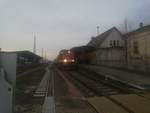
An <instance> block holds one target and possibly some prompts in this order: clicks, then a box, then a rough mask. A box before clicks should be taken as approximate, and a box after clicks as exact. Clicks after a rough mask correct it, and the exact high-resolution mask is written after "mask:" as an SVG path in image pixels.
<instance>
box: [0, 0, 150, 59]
mask: <svg viewBox="0 0 150 113" xmlns="http://www.w3.org/2000/svg"><path fill="white" fill-rule="evenodd" d="M149 6H150V0H0V48H2V50H7V51H8V50H9V51H19V50H30V51H33V39H34V38H33V37H34V35H35V36H36V44H37V47H36V49H37V54H39V55H41V53H42V48H43V50H44V53H45V54H46V56H47V57H48V59H51V60H52V59H54V58H55V57H56V56H57V54H58V52H59V51H60V50H61V49H69V48H72V47H75V46H81V45H86V44H87V43H88V42H89V41H90V39H91V37H92V36H96V35H97V33H96V27H97V26H99V28H100V29H99V31H100V33H102V32H104V31H106V30H108V29H110V28H111V27H113V26H116V27H118V28H120V29H122V28H123V26H124V21H125V20H127V21H128V23H129V28H130V30H133V29H135V28H137V27H138V25H139V23H140V22H143V23H144V25H148V24H150V13H149V11H150V7H149Z"/></svg>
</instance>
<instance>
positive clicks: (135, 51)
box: [133, 41, 139, 54]
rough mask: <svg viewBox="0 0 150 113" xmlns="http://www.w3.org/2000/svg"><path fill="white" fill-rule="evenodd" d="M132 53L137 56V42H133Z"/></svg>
mask: <svg viewBox="0 0 150 113" xmlns="http://www.w3.org/2000/svg"><path fill="white" fill-rule="evenodd" d="M133 53H134V54H139V45H138V42H137V41H135V42H133Z"/></svg>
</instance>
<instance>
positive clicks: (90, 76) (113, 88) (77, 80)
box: [63, 70, 145, 113]
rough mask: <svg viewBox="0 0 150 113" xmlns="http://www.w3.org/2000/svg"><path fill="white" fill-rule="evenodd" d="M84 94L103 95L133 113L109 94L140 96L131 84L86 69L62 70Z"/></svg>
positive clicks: (138, 91)
mask: <svg viewBox="0 0 150 113" xmlns="http://www.w3.org/2000/svg"><path fill="white" fill-rule="evenodd" d="M63 73H64V74H65V75H66V76H67V77H68V78H69V79H70V80H71V81H72V82H73V83H74V84H76V85H77V87H78V88H79V89H80V90H81V92H82V93H83V94H84V95H85V96H87V97H88V96H103V97H105V98H107V99H108V100H110V101H112V102H113V103H115V104H116V105H117V106H118V107H121V108H122V109H124V110H125V111H126V112H128V113H135V112H134V111H133V110H131V109H130V108H128V107H126V106H124V105H123V104H122V103H120V102H119V101H117V100H116V99H114V98H112V97H111V95H117V94H136V95H137V96H140V97H143V98H145V97H144V96H141V95H140V93H141V92H142V91H140V90H139V89H136V88H134V87H132V86H129V85H126V84H123V83H120V82H116V81H113V80H111V79H108V78H105V77H103V76H98V75H96V74H94V73H90V72H88V71H85V70H82V71H67V72H66V71H64V72H63Z"/></svg>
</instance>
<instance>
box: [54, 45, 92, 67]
mask: <svg viewBox="0 0 150 113" xmlns="http://www.w3.org/2000/svg"><path fill="white" fill-rule="evenodd" d="M94 50H95V49H94V48H93V47H89V46H80V47H73V48H71V49H69V50H66V49H64V50H61V51H60V52H59V54H58V56H57V59H56V64H57V65H58V66H59V67H61V68H68V69H72V68H77V67H78V65H79V64H89V63H90V62H91V59H92V58H93V56H94Z"/></svg>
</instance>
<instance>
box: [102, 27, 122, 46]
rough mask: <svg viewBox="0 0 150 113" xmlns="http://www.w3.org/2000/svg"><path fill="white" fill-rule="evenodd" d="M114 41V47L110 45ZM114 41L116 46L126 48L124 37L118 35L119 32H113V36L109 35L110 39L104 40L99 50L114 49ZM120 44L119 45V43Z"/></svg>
mask: <svg viewBox="0 0 150 113" xmlns="http://www.w3.org/2000/svg"><path fill="white" fill-rule="evenodd" d="M111 41H112V45H110V42H111ZM114 41H115V44H116V46H119V47H123V46H124V44H125V43H124V40H123V39H122V35H121V34H120V33H118V31H116V30H113V32H112V33H111V34H109V35H108V37H107V38H106V39H105V40H104V42H103V43H102V44H101V45H100V46H99V48H108V47H112V46H113V45H114ZM118 42H119V43H118Z"/></svg>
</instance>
